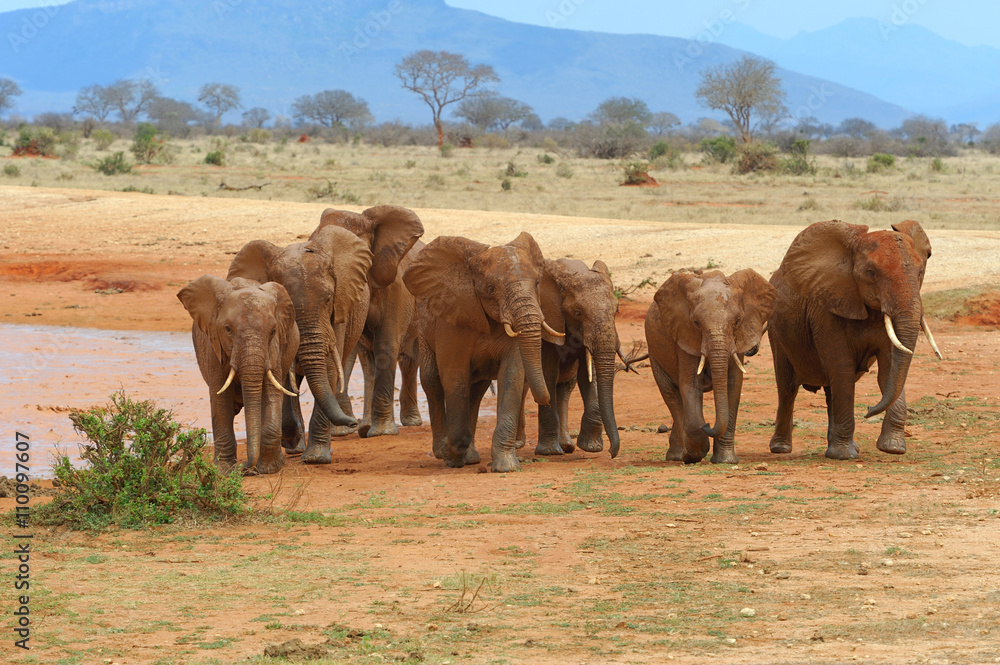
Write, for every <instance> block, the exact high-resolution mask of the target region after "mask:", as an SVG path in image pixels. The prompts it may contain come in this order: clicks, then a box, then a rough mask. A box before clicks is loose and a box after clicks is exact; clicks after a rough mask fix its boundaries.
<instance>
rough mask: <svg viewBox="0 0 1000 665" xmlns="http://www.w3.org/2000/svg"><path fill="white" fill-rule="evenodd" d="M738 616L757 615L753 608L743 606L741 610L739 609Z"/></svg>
mask: <svg viewBox="0 0 1000 665" xmlns="http://www.w3.org/2000/svg"><path fill="white" fill-rule="evenodd" d="M740 616H741V617H755V616H757V610H755V609H753V608H752V607H744V608H743V609H742V610H740Z"/></svg>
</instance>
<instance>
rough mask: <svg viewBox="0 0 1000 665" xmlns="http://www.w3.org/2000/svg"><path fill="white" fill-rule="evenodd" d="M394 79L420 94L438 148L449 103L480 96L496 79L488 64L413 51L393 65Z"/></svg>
mask: <svg viewBox="0 0 1000 665" xmlns="http://www.w3.org/2000/svg"><path fill="white" fill-rule="evenodd" d="M396 77H397V78H399V80H400V82H401V83H402V84H403V87H404V88H405V89H407V90H410V91H411V92H415V93H416V94H418V95H420V97H421V99H423V100H424V102H425V103H426V104H427V106H429V107H430V109H431V114H432V115H433V117H434V127H435V129H437V135H438V147H439V148H440V147H441V146H442V145H444V124H443V123H442V121H441V112H442V111H443V110H444V108H445V107H446V106H448V105H449V104H455V103H456V102H460V101H462V100H463V99H465V98H467V97H471V96H475V95H477V94H480V93H481V89H482V88H483V87H484V86H486V85H489V84H490V83H498V82H499V81H500V77H499V76H497V74H496V72H495V71H493V68H492V67H490V66H489V65H476V66H475V67H472V66H471V65H469V61H468V60H466V59H465V56H463V55H459V54H457V53H449V52H448V51H427V50H423V51H417V52H416V53H411V54H410V55H408V56H406V57H405V58H403V60H402V61H401V62H400V63H399V64H397V65H396Z"/></svg>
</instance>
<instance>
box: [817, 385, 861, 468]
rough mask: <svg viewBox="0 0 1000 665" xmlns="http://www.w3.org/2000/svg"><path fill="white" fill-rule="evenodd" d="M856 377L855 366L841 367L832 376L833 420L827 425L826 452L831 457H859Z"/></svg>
mask: <svg viewBox="0 0 1000 665" xmlns="http://www.w3.org/2000/svg"><path fill="white" fill-rule="evenodd" d="M854 378H855V372H854V368H853V367H845V368H841V369H840V371H837V372H834V373H832V374H831V376H830V406H829V407H828V413H829V414H830V419H831V422H830V424H829V425H828V426H827V443H826V452H825V453H824V455H825V456H826V457H828V458H830V459H839V460H848V459H858V444H857V442H855V441H854Z"/></svg>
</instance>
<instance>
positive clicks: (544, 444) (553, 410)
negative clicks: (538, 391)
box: [518, 345, 563, 455]
mask: <svg viewBox="0 0 1000 665" xmlns="http://www.w3.org/2000/svg"><path fill="white" fill-rule="evenodd" d="M542 373H543V374H544V376H545V387H546V388H547V389H548V391H549V395H550V396H554V395H555V394H556V380H557V379H558V375H559V358H558V356H557V355H556V353H555V352H554V351H552V349H551V348H549V345H545V348H543V349H542ZM526 398H527V391H522V392H521V414H522V417H523V414H524V405H525V402H526ZM518 429H519V430H520V425H519V426H518ZM559 429H560V428H559V404H558V401H557V400H551V399H550V401H549V403H548V404H545V405H543V404H539V405H538V443H537V444H536V445H535V454H536V455H562V454H563V449H562V446H560V445H559ZM518 434H520V432H518Z"/></svg>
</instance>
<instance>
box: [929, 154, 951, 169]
mask: <svg viewBox="0 0 1000 665" xmlns="http://www.w3.org/2000/svg"><path fill="white" fill-rule="evenodd" d="M931 171H934V173H947V172H948V167H947V166H946V165H945V163H944V160H943V159H941V158H940V157H935V158H934V159H932V160H931Z"/></svg>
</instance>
